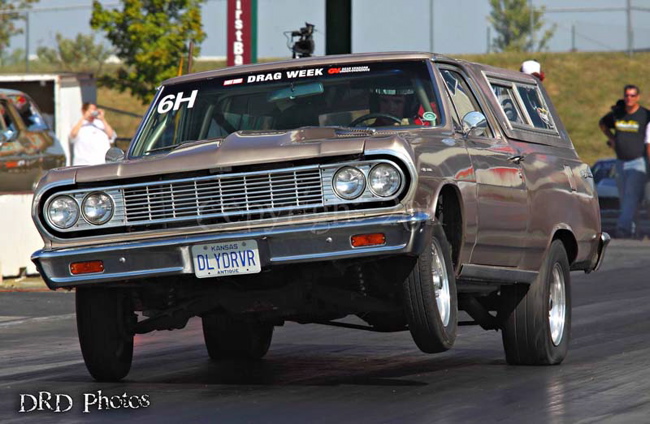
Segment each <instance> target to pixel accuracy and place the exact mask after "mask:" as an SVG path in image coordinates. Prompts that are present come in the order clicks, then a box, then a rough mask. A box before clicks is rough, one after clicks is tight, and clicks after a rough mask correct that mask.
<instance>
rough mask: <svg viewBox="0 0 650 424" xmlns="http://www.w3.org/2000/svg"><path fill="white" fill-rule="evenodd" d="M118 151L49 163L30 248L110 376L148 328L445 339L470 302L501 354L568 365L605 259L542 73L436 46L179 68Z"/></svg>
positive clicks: (209, 343) (222, 342)
mask: <svg viewBox="0 0 650 424" xmlns="http://www.w3.org/2000/svg"><path fill="white" fill-rule="evenodd" d="M107 158H108V159H109V161H108V163H106V164H104V165H97V166H90V167H77V168H65V169H58V170H54V171H51V172H49V173H48V174H47V175H46V176H45V177H44V178H43V179H42V180H41V182H40V184H39V186H38V188H37V191H36V194H35V196H34V206H33V212H34V222H35V223H36V226H37V228H38V230H39V231H40V232H41V234H42V236H43V238H44V240H45V246H44V248H43V249H42V250H39V251H37V252H35V253H34V255H33V257H32V259H33V261H34V262H35V263H36V265H37V266H38V269H39V271H40V272H41V274H42V276H43V278H44V279H45V281H46V282H47V284H48V286H49V287H50V288H51V289H54V290H56V289H72V288H75V289H76V302H77V303H76V304H77V324H78V331H79V340H80V344H81V350H82V353H83V357H84V360H85V362H86V365H87V367H88V370H89V371H90V373H91V374H92V376H93V377H94V378H96V379H97V380H101V381H114V380H119V379H121V378H123V377H125V376H126V375H127V373H128V372H129V369H130V367H131V361H132V357H133V347H134V343H133V341H134V337H135V335H137V334H142V333H147V332H150V331H153V330H171V329H180V328H183V327H184V326H185V325H186V323H187V321H188V320H189V319H190V318H191V317H195V316H198V317H201V319H202V322H203V334H204V338H205V344H206V347H207V351H208V354H209V356H210V358H212V359H213V360H215V361H219V360H222V359H224V358H250V359H257V358H261V357H263V356H264V355H265V354H266V353H267V351H268V350H269V346H270V344H271V339H272V336H273V331H274V328H275V327H276V326H281V325H282V324H283V323H284V322H286V321H294V322H298V323H319V324H328V325H334V326H343V327H351V328H362V329H366V330H373V331H382V332H391V331H405V330H407V331H410V333H411V335H412V336H413V340H414V341H415V344H416V345H417V346H418V348H419V349H420V350H422V351H423V352H427V353H435V352H442V351H445V350H448V349H450V348H451V347H452V346H453V344H454V342H455V340H456V334H457V331H458V317H459V311H460V310H462V311H465V312H466V313H467V314H468V315H469V316H470V317H471V318H472V320H471V323H473V324H478V325H480V326H481V327H482V328H484V329H495V330H499V331H501V333H502V339H503V345H504V348H505V353H506V360H507V362H508V363H510V364H534V365H541V364H558V363H560V362H562V360H563V359H564V358H565V356H566V354H567V350H568V345H569V339H570V334H571V287H570V271H578V270H579V271H584V272H591V271H593V270H595V269H597V268H598V266H599V264H600V262H601V261H602V258H603V254H604V251H605V248H606V246H607V243H608V241H609V237H608V236H607V234H606V233H603V232H602V231H601V227H600V215H599V207H598V199H597V196H596V193H595V191H594V184H593V176H592V174H591V171H590V169H589V167H588V166H587V165H585V164H584V163H583V162H582V161H581V160H580V159H579V157H578V155H577V154H576V152H575V150H574V148H573V145H572V143H571V140H570V139H569V137H568V135H567V132H566V130H565V128H564V126H563V125H562V122H561V120H560V118H559V117H558V116H557V112H556V111H555V108H554V107H553V105H552V104H551V101H550V99H549V97H548V95H547V93H546V91H545V90H544V87H542V86H541V85H540V84H539V82H538V81H537V80H536V79H534V78H532V77H529V76H527V75H524V74H522V73H519V72H513V71H508V70H503V69H498V68H493V67H489V66H484V65H480V64H475V63H468V62H465V61H458V60H454V59H451V58H448V57H444V56H439V55H433V54H428V53H390V54H388V53H386V54H362V55H346V56H328V57H320V58H304V59H297V60H293V61H285V62H277V63H268V64H258V65H251V66H239V67H235V68H229V69H223V70H216V71H209V72H204V73H198V74H193V75H187V76H182V77H178V78H174V79H170V80H168V81H166V82H164V83H163V84H162V85H161V87H160V88H159V89H158V91H157V93H156V96H155V99H154V101H153V103H152V104H151V106H150V108H149V110H148V112H147V114H146V116H145V118H144V120H143V122H142V124H141V126H140V129H139V130H138V133H137V134H136V136H135V138H134V139H133V141H132V143H131V145H130V147H129V149H128V151H127V152H121V151H119V150H117V151H116V150H112V151H109V153H108V154H107ZM352 315H354V316H357V317H358V318H360V319H361V320H363V321H364V322H365V324H361V323H359V322H358V321H357V322H356V323H355V322H354V321H350V320H345V321H341V319H342V318H345V317H348V316H352Z"/></svg>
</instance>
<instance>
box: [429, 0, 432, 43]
mask: <svg viewBox="0 0 650 424" xmlns="http://www.w3.org/2000/svg"><path fill="white" fill-rule="evenodd" d="M429 51H430V52H433V0H429Z"/></svg>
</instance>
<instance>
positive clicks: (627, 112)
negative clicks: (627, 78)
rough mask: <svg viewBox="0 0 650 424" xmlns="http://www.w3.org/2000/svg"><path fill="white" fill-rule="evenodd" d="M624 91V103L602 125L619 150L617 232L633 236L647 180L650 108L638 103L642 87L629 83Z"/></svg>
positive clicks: (625, 236)
mask: <svg viewBox="0 0 650 424" xmlns="http://www.w3.org/2000/svg"><path fill="white" fill-rule="evenodd" d="M623 95H624V97H623V104H622V105H621V106H622V107H615V108H613V110H612V111H611V112H609V113H608V114H606V115H605V116H603V117H602V118H601V119H600V122H599V126H600V129H601V131H602V132H603V134H605V136H606V137H607V140H608V141H607V144H608V145H609V146H610V147H612V148H613V149H614V152H616V175H617V177H616V178H617V180H616V185H617V186H618V193H619V200H620V213H619V217H618V221H617V223H616V236H617V237H622V238H629V237H633V236H634V232H635V226H634V218H635V215H636V211H637V208H638V207H639V203H640V202H641V200H642V199H643V194H644V193H643V192H644V188H645V183H646V174H647V169H646V161H645V156H646V155H647V154H650V126H649V125H648V123H649V122H650V111H648V110H647V109H646V108H644V107H642V106H641V105H640V104H639V99H640V90H639V87H637V86H635V85H626V86H625V87H624V88H623ZM612 130H614V132H613V133H612Z"/></svg>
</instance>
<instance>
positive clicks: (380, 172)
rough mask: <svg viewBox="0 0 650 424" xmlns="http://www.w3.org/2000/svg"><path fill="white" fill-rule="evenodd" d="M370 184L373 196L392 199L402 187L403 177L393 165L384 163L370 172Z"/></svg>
mask: <svg viewBox="0 0 650 424" xmlns="http://www.w3.org/2000/svg"><path fill="white" fill-rule="evenodd" d="M368 184H369V185H370V191H372V193H373V194H375V195H377V196H379V197H390V196H392V195H393V194H395V193H397V190H399V188H400V186H401V185H402V176H401V175H400V173H399V171H398V170H397V168H395V167H394V166H393V165H389V164H387V163H382V164H379V165H377V166H375V167H374V168H372V169H371V170H370V173H369V174H368Z"/></svg>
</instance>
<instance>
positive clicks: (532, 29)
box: [528, 0, 535, 52]
mask: <svg viewBox="0 0 650 424" xmlns="http://www.w3.org/2000/svg"><path fill="white" fill-rule="evenodd" d="M528 8H529V9H530V50H531V52H534V51H535V10H534V9H533V0H529V2H528Z"/></svg>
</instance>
